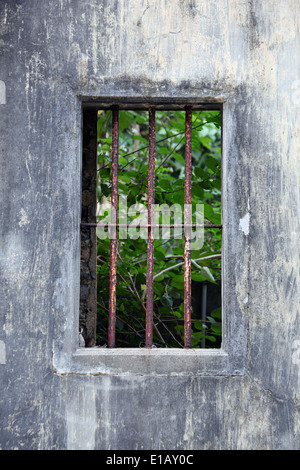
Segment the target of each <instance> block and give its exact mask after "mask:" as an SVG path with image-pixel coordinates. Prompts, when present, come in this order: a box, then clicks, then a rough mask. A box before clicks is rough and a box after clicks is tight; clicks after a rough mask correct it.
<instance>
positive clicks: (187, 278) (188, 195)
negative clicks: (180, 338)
mask: <svg viewBox="0 0 300 470" xmlns="http://www.w3.org/2000/svg"><path fill="white" fill-rule="evenodd" d="M191 205H192V109H191V107H190V106H187V107H186V114H185V180H184V224H185V225H186V226H185V228H184V347H185V348H191V326H192V305H191V304H192V283H191V278H192V277H191V227H190V226H191V222H192V210H191Z"/></svg>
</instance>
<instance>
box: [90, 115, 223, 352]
mask: <svg viewBox="0 0 300 470" xmlns="http://www.w3.org/2000/svg"><path fill="white" fill-rule="evenodd" d="M119 125H120V140H119V142H120V143H119V155H120V156H119V198H120V197H122V196H124V197H127V206H128V208H129V207H130V206H132V205H133V204H136V203H140V204H143V206H145V207H147V190H148V113H147V112H146V111H140V112H137V111H121V112H120V117H119ZM220 128H221V117H220V113H219V112H218V111H201V112H200V111H199V112H194V113H193V135H192V145H193V153H192V157H193V175H192V207H193V216H195V213H196V204H204V217H205V219H204V221H205V223H207V224H221V129H220ZM111 143H112V138H111V112H110V111H105V112H104V111H103V112H102V111H100V112H99V114H98V192H97V194H98V202H99V204H101V205H102V207H103V205H105V203H106V202H109V200H110V192H111ZM184 146H185V113H184V112H182V111H168V112H165V111H157V112H156V168H155V175H156V181H155V203H156V204H159V205H162V204H167V205H168V206H172V205H173V204H179V205H180V206H181V207H183V205H184ZM104 215H105V214H102V216H99V218H98V219H99V222H100V221H101V220H104ZM136 217H137V214H132V215H129V216H128V224H130V223H131V222H132V221H134V220H135V219H136ZM161 221H162V217H160V222H161ZM173 221H174V219H173V218H172V216H171V223H172V222H173ZM146 222H147V221H146ZM140 230H141V231H142V229H140ZM109 246H110V240H109V238H106V239H104V240H103V239H100V238H98V246H97V255H98V279H97V300H98V330H97V337H98V343H99V344H103V343H106V342H107V321H108V320H107V319H108V287H109ZM183 247H184V240H183V237H182V238H181V239H175V238H174V231H173V229H171V230H170V236H169V237H167V238H162V237H160V238H159V239H156V240H155V250H154V258H155V265H154V344H155V345H156V346H158V347H182V346H183V329H184V323H183V318H184V308H183V289H184V278H183ZM220 253H221V231H220V230H218V229H205V238H204V244H203V246H202V248H201V250H200V251H199V250H193V251H192V283H193V285H192V287H193V291H195V292H196V291H197V292H198V293H199V290H200V287H201V286H202V284H203V283H204V282H206V283H208V284H209V285H215V286H216V288H218V286H220V278H221V260H220V256H219V257H218V256H217V255H220ZM212 255H214V257H213V258H211V256H212ZM146 259H147V240H146V239H143V238H141V237H139V238H137V239H130V238H127V239H120V240H119V242H118V265H117V272H118V283H117V346H119V347H138V346H143V345H144V337H145V306H146V268H147V266H146V263H147V262H146ZM197 295H198V294H195V295H193V299H192V305H193V320H192V346H193V347H200V346H201V342H202V339H203V336H204V335H205V338H206V340H207V344H209V345H210V346H211V347H216V344H217V343H218V344H219V342H220V338H221V334H222V333H221V311H220V308H219V309H217V310H215V311H213V312H208V316H207V318H206V320H205V321H201V317H200V315H199V309H197V308H196V306H197ZM198 303H199V302H198Z"/></svg>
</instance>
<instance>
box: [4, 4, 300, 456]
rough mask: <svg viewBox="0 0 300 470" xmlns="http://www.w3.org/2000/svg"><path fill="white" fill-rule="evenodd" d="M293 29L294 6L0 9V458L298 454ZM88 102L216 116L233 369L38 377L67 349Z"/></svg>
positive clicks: (296, 60) (298, 99) (298, 97)
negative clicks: (214, 112) (203, 105)
mask: <svg viewBox="0 0 300 470" xmlns="http://www.w3.org/2000/svg"><path fill="white" fill-rule="evenodd" d="M299 20H300V15H299V2H298V1H297V0H227V1H224V0H206V1H202V0H201V1H200V0H172V1H169V2H166V1H164V0H139V1H138V0H114V1H109V0H103V1H99V0H89V1H79V0H49V1H47V2H41V1H39V0H19V1H5V0H2V1H1V3H0V81H1V86H0V93H1V95H0V136H1V137H0V138H1V146H0V152H1V186H0V194H1V196H0V201H1V206H0V207H1V211H0V218H1V238H0V242H1V246H0V248H1V272H0V276H1V277H0V288H1V290H0V292H1V294H0V295H1V301H0V314H1V316H0V397H1V398H0V403H1V433H0V446H1V448H2V449H81V448H82V449H142V448H144V449H164V448H165V449H299V448H300V444H299V442H300V421H299V407H300V394H299V388H300V380H299V378H300V375H299V367H300V365H299V364H298V362H299V361H298V359H299V357H298V355H297V351H296V350H295V349H293V347H296V346H297V344H298V343H296V341H297V340H300V324H299V287H298V286H299V281H300V274H299V266H300V263H299V253H300V250H299V248H300V244H299V240H300V233H299V219H300V182H299V181H300V180H299V174H300V171H299V170H300V168H299V151H300V131H299V129H300V119H299V113H300V94H299V86H300V81H299V80H300V76H299V71H300V54H299V52H300V48H299V29H300V21H299ZM3 82H4V85H3ZM5 87H6V94H5V95H4V91H5ZM91 96H96V97H97V96H102V97H103V96H104V97H105V96H116V97H118V96H129V97H132V96H135V97H139V96H142V97H144V96H148V97H172V96H177V97H178V96H179V97H186V98H190V97H197V98H203V100H205V99H206V100H207V99H210V98H211V99H212V100H213V101H218V100H221V101H224V102H226V103H225V105H224V109H225V106H226V112H225V121H224V132H225V140H224V146H225V149H224V152H225V155H226V161H225V172H226V181H225V183H226V185H227V186H226V187H227V190H226V188H225V193H224V194H225V196H224V197H225V200H224V207H225V208H231V209H230V213H229V214H225V216H224V220H225V233H226V230H227V234H228V236H227V237H225V244H226V247H225V259H226V260H227V266H229V267H230V269H227V271H226V276H227V280H226V285H227V291H226V295H227V297H226V299H227V300H226V299H225V304H226V305H225V307H226V306H227V310H226V312H225V315H226V318H227V319H228V318H233V320H232V321H233V323H230V321H229V323H228V324H229V325H231V326H230V328H229V330H228V335H229V337H230V335H231V334H232V332H233V331H234V332H235V333H236V332H237V331H239V327H238V328H237V327H236V325H234V322H241V323H242V327H241V335H236V336H235V337H234V338H232V337H231V339H230V342H229V344H230V345H231V346H230V347H232V348H233V350H235V351H238V352H239V353H242V356H243V355H244V357H245V358H246V364H245V369H244V371H242V372H241V371H240V372H239V373H237V374H234V373H233V372H232V371H231V372H230V373H228V374H224V373H223V374H221V373H220V374H219V373H216V374H214V373H210V372H209V371H208V372H207V373H206V374H205V373H200V374H195V375H193V374H187V375H185V374H182V375H180V374H175V375H169V376H166V375H158V376H156V375H155V374H149V375H138V374H134V375H131V374H128V375H126V374H125V375H124V374H123V375H122V374H121V375H118V374H113V373H108V374H94V375H89V374H84V375H80V374H76V370H75V372H74V371H73V373H72V374H69V373H68V371H67V372H66V373H60V372H58V371H57V369H55V367H54V366H53V356H55V358H56V359H55V360H56V361H57V362H58V363H59V364H62V363H65V364H68V360H69V359H68V357H67V355H68V351H73V350H74V347H75V346H74V347H73V346H72V345H73V343H72V341H73V342H74V340H73V339H72V338H76V335H77V329H76V321H78V308H77V307H78V295H77V294H78V290H79V289H78V261H79V252H78V250H79V248H78V247H79V238H78V237H79V229H78V222H79V216H78V214H79V213H80V201H79V196H78V194H79V193H80V158H81V156H80V148H81V135H80V122H81V108H80V97H86V98H87V97H91ZM229 235H230V236H229ZM76 250H77V251H76ZM232 325H233V326H232ZM70 331H71V333H70V334H69V333H68V332H70ZM66 332H67V333H66ZM66 335H67V336H66ZM66 338H68V339H67V340H66ZM70 338H71V339H70ZM66 343H67V344H66ZM299 344H300V343H299ZM298 347H299V346H298ZM66 351H67V352H66ZM60 355H61V357H60ZM70 355H71V352H70ZM229 356H230V351H229ZM57 358H58V359H57ZM230 360H231V359H230ZM232 361H233V359H232ZM204 362H205V359H204ZM232 367H233V368H234V366H232ZM66 368H68V366H66ZM228 370H230V367H229V369H228Z"/></svg>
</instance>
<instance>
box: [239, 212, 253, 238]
mask: <svg viewBox="0 0 300 470" xmlns="http://www.w3.org/2000/svg"><path fill="white" fill-rule="evenodd" d="M249 227H250V214H249V212H247V214H245V215H244V217H242V218H241V219H240V225H239V230H241V231H242V232H243V233H244V235H246V236H248V235H249Z"/></svg>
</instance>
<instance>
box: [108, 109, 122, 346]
mask: <svg viewBox="0 0 300 470" xmlns="http://www.w3.org/2000/svg"><path fill="white" fill-rule="evenodd" d="M118 162H119V107H118V106H113V107H112V182H111V223H112V227H111V231H110V272H109V316H108V347H109V348H114V347H115V343H116V297H117V243H118V240H117V212H118Z"/></svg>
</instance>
